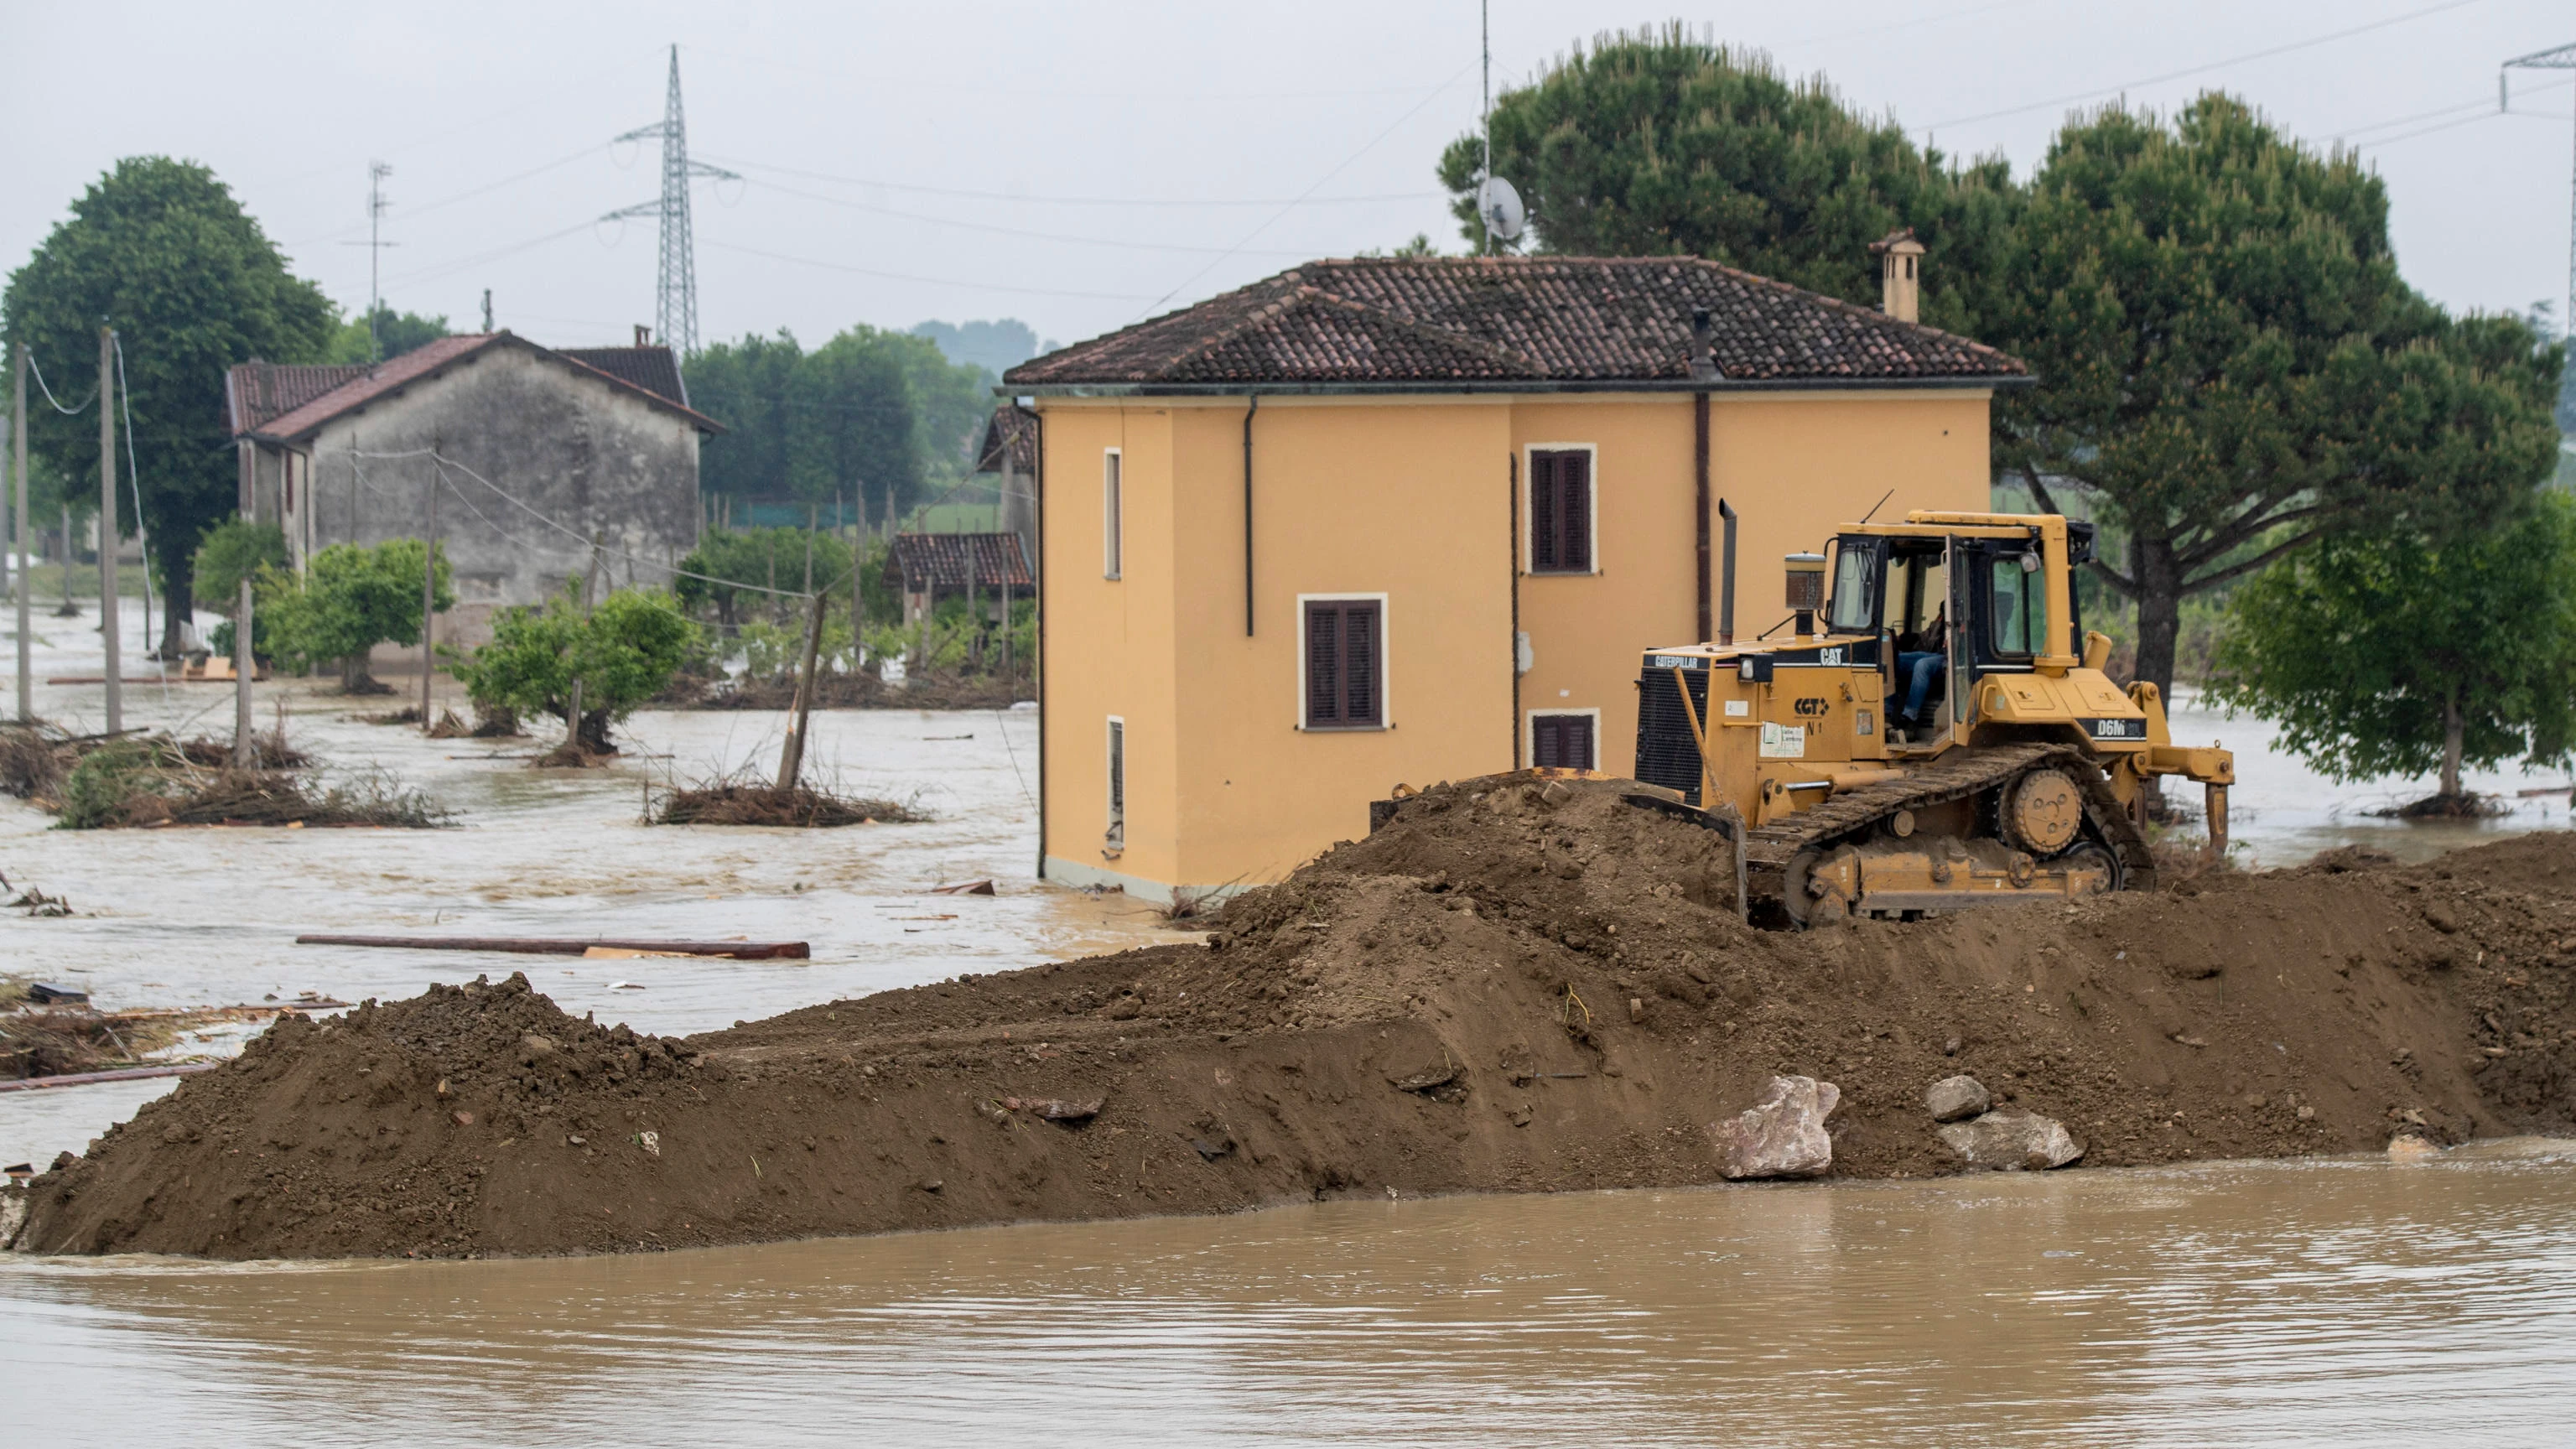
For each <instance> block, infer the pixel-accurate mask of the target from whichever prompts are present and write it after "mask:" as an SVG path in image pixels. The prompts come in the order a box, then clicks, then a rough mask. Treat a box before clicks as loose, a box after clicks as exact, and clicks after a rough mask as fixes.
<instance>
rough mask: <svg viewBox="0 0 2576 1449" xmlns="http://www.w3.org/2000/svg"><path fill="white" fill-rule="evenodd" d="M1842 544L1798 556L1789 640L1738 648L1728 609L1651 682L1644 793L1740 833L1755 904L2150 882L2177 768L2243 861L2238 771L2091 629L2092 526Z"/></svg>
mask: <svg viewBox="0 0 2576 1449" xmlns="http://www.w3.org/2000/svg"><path fill="white" fill-rule="evenodd" d="M1730 543H1731V539H1730ZM1829 547H1830V553H1829V554H1812V553H1800V554H1792V555H1790V556H1789V559H1788V600H1787V605H1788V609H1789V613H1790V616H1789V618H1787V619H1785V620H1783V621H1782V622H1781V624H1780V625H1779V626H1777V627H1776V628H1775V629H1774V630H1773V631H1771V632H1772V633H1774V634H1776V633H1778V632H1779V630H1781V629H1786V630H1788V631H1789V632H1788V634H1787V635H1786V636H1785V637H1780V638H1769V637H1765V638H1763V639H1757V640H1755V641H1753V642H1750V643H1737V642H1735V641H1734V639H1733V629H1732V620H1731V618H1729V619H1727V620H1726V621H1725V622H1724V623H1723V625H1722V627H1721V628H1720V631H1719V637H1718V640H1717V642H1715V643H1707V644H1686V645H1680V646H1676V647H1672V648H1664V649H1653V650H1648V651H1647V652H1646V654H1645V658H1644V666H1643V668H1642V670H1641V671H1640V673H1639V675H1638V691H1639V701H1638V703H1639V708H1638V713H1637V768H1636V776H1637V779H1638V780H1639V781H1640V782H1642V783H1644V784H1646V785H1647V786H1650V787H1654V788H1652V789H1651V790H1650V791H1649V792H1647V793H1644V794H1640V795H1635V796H1631V797H1630V798H1631V799H1633V800H1634V801H1635V802H1636V803H1638V804H1641V805H1646V806H1649V807H1650V808H1655V809H1661V810H1665V811H1668V812H1672V813H1678V814H1684V815H1686V816H1689V817H1691V818H1695V819H1698V820H1700V821H1701V822H1702V823H1707V824H1711V825H1714V826H1716V827H1718V828H1720V829H1723V830H1725V831H1726V833H1728V834H1729V835H1730V836H1732V837H1733V838H1734V840H1735V841H1736V845H1737V850H1736V857H1737V868H1738V873H1739V883H1738V900H1739V902H1740V903H1743V904H1745V905H1747V906H1749V907H1750V908H1751V909H1752V910H1754V911H1759V912H1763V913H1765V914H1768V913H1770V912H1773V911H1777V912H1779V913H1781V914H1785V915H1786V916H1787V918H1788V919H1789V920H1790V921H1792V922H1795V923H1796V924H1798V925H1801V926H1805V925H1813V924H1817V923H1820V922H1824V921H1829V920H1836V919H1845V918H1849V917H1852V916H1860V915H1868V916H1880V917H1896V918H1902V919H1913V918H1915V917H1917V916H1920V915H1921V914H1923V913H1926V912H1940V911H1952V910H1960V909H1965V908H1967V907H1971V906H1988V905H2003V904H2012V903H2023V902H2033V901H2061V902H2062V901H2066V900H2071V899H2075V898H2079V897H2083V896H2088V895H2094V894H2098V893H2101V892H2106V891H2116V890H2151V889H2153V888H2154V886H2155V879H2156V867H2155V862H2154V860H2153V858H2152V857H2151V856H2150V855H2149V853H2148V850H2147V836H2146V830H2145V824H2146V811H2147V805H2148V802H2149V799H2150V797H2151V795H2152V794H2153V792H2154V782H2155V781H2156V779H2157V778H2158V777H2160V776H2166V775H2180V776H2183V777H2185V778H2188V779H2192V780H2197V781H2200V782H2201V783H2202V784H2203V785H2204V786H2205V787H2206V788H2207V821H2208V829H2209V840H2210V848H2211V849H2212V850H2214V851H2219V852H2223V851H2224V850H2225V849H2226V840H2227V787H2228V786H2229V785H2230V784H2231V783H2233V782H2234V780H2235V757H2234V756H2233V755H2231V754H2229V753H2228V752H2227V751H2226V750H2223V749H2220V748H2218V747H2216V746H2214V745H2213V746H2209V747H2206V748H2199V747H2186V746H2179V745H2176V744H2175V743H2174V742H2173V739H2172V735H2171V732H2170V730H2169V729H2168V728H2167V725H2166V720H2165V709H2164V701H2163V699H2162V698H2160V697H2159V696H2158V694H2157V691H2156V688H2155V686H2154V685H2152V684H2146V683H2139V684H2132V685H2130V686H2129V687H2128V688H2126V689H2125V690H2124V689H2122V688H2121V687H2120V686H2118V685H2116V684H2113V683H2112V682H2111V680H2110V679H2109V678H2108V677H2107V676H2106V675H2105V674H2104V673H2103V672H2102V669H2103V665H2104V664H2105V663H2106V662H2107V660H2108V659H2109V656H2110V652H2111V641H2110V640H2109V639H2108V638H2106V637H2105V636H2103V635H2101V634H2099V633H2086V632H2083V628H2082V622H2081V620H2080V619H2079V618H2078V617H2077V612H2076V596H2075V591H2074V588H2073V586H2072V585H2073V574H2074V570H2075V569H2076V568H2077V567H2078V566H2079V565H2081V564H2082V563H2084V562H2085V561H2086V560H2087V559H2089V558H2091V557H2092V548H2093V528H2092V525H2090V524H2088V523H2083V522H2077V521H2070V520H2068V519H2066V518H2063V517H2060V516H2058V515H2055V514H2046V515H2023V514H2002V513H1937V512H1915V513H1910V514H1908V515H1906V517H1905V520H1904V521H1903V522H1901V523H1880V524H1870V523H1860V524H1854V525H1851V526H1850V527H1848V528H1846V529H1844V530H1843V531H1842V532H1841V533H1840V534H1838V535H1837V536H1836V537H1835V538H1834V540H1833V542H1832V544H1831V545H1830V546H1829ZM1729 555H1730V557H1729V560H1728V570H1727V571H1728V573H1729V574H1730V575H1731V574H1732V572H1733V567H1732V562H1733V561H1732V556H1731V555H1732V549H1731V548H1730V549H1729ZM1828 579H1830V580H1831V583H1832V587H1831V590H1830V592H1829V591H1828V589H1827V587H1826V585H1827V580H1828ZM1730 582H1731V581H1730ZM1732 594H1733V590H1732V588H1731V587H1730V588H1729V589H1728V590H1727V598H1726V613H1727V614H1728V615H1730V616H1731V615H1732V613H1733V612H1734V610H1733V598H1732ZM2079 641H2080V642H2079ZM1927 661H1928V662H1927Z"/></svg>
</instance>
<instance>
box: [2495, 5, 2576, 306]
mask: <svg viewBox="0 0 2576 1449" xmlns="http://www.w3.org/2000/svg"><path fill="white" fill-rule="evenodd" d="M2516 70H2576V45H2562V46H2559V47H2558V48H2557V49H2555V50H2535V51H2533V52H2532V53H2531V54H2529V55H2518V56H2515V57H2514V58H2513V59H2511V60H2508V61H2506V62H2505V63H2504V64H2503V65H2502V66H2501V67H2499V68H2498V69H2497V71H2496V109H2497V110H2499V111H2502V110H2504V109H2506V107H2507V105H2508V104H2509V98H2508V97H2507V95H2506V93H2505V87H2506V84H2507V77H2508V75H2509V73H2510V72H2513V71H2516ZM2566 322H2567V336H2568V338H2569V340H2571V341H2576V161H2571V163H2570V171H2569V179H2568V186H2567V313H2566Z"/></svg>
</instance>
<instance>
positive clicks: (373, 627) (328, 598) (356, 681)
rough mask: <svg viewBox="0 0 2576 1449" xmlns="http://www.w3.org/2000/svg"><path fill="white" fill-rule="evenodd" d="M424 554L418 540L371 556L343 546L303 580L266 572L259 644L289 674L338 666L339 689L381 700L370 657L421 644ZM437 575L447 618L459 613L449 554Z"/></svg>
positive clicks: (259, 604)
mask: <svg viewBox="0 0 2576 1449" xmlns="http://www.w3.org/2000/svg"><path fill="white" fill-rule="evenodd" d="M423 552H424V548H423V545H422V543H421V541H420V540H419V539H416V538H390V539H387V540H385V541H384V542H383V543H380V544H377V545H375V546H374V547H372V548H370V547H368V546H366V545H364V544H356V543H337V544H333V545H332V546H331V547H329V548H326V549H324V550H322V551H321V552H320V553H317V554H315V555H314V556H313V558H312V561H311V563H310V564H309V565H308V566H307V569H306V571H305V573H303V574H302V575H297V574H294V573H291V572H288V571H287V570H285V569H281V568H268V569H263V570H261V571H260V574H259V577H258V581H257V583H256V585H255V591H254V596H253V598H252V601H251V607H252V610H253V617H254V620H255V627H256V628H257V630H258V634H257V636H256V640H257V642H264V643H265V644H266V645H267V646H268V647H269V648H270V650H271V651H272V657H274V658H276V659H278V660H279V661H280V662H282V663H284V664H286V665H287V666H288V667H290V668H298V669H310V668H315V667H318V666H321V665H325V664H332V663H336V664H338V665H339V666H340V684H341V688H343V689H344V690H346V691H347V692H349V693H351V694H381V693H383V692H384V686H383V685H381V684H378V683H377V682H376V680H375V677H374V676H373V675H371V674H369V673H368V672H367V655H368V652H369V651H370V650H373V649H374V648H375V647H376V646H377V645H378V644H401V645H412V644H418V643H419V642H420V630H421V611H420V605H421V598H420V595H421V568H422V555H423ZM437 570H438V572H437V578H436V587H435V596H434V597H433V599H432V600H431V605H432V607H433V608H434V609H435V610H437V611H438V612H440V613H444V612H446V611H447V610H448V609H451V608H453V607H455V605H456V594H455V591H454V589H453V587H452V584H451V581H450V578H449V574H448V567H447V551H446V550H445V549H444V548H441V549H440V550H439V551H438V562H437Z"/></svg>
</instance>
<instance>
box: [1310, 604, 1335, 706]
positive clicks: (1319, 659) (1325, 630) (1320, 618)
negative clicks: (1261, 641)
mask: <svg viewBox="0 0 2576 1449" xmlns="http://www.w3.org/2000/svg"><path fill="white" fill-rule="evenodd" d="M1341 633H1342V613H1341V609H1340V608H1339V606H1337V605H1334V604H1329V603H1320V604H1308V605H1307V606H1306V723H1307V724H1308V725H1309V726H1314V725H1337V724H1340V723H1341V722H1342V649H1341Z"/></svg>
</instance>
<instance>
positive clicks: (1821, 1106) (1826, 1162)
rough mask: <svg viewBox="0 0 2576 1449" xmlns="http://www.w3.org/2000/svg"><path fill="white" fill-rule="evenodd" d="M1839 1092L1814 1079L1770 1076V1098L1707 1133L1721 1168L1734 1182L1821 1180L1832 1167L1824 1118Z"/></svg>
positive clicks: (1838, 1100) (1837, 1102) (1839, 1097)
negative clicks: (1783, 1178) (1713, 1142)
mask: <svg viewBox="0 0 2576 1449" xmlns="http://www.w3.org/2000/svg"><path fill="white" fill-rule="evenodd" d="M1842 1096H1843V1094H1842V1091H1841V1089H1839V1088H1837V1087H1836V1086H1835V1085H1834V1084H1833V1083H1831V1082H1819V1081H1817V1080H1816V1079H1815V1078H1813V1077H1773V1078H1772V1079H1771V1090H1770V1093H1769V1095H1767V1096H1765V1097H1764V1098H1763V1099H1762V1100H1761V1101H1759V1102H1757V1103H1755V1104H1754V1105H1752V1106H1750V1107H1748V1108H1746V1109H1745V1110H1743V1111H1742V1112H1739V1113H1737V1114H1736V1115H1735V1116H1734V1117H1733V1118H1732V1119H1731V1120H1729V1121H1725V1122H1720V1123H1718V1124H1716V1125H1715V1126H1714V1127H1712V1128H1711V1129H1710V1131H1711V1132H1712V1133H1713V1134H1715V1136H1716V1138H1717V1145H1718V1153H1719V1155H1720V1158H1721V1159H1722V1161H1723V1163H1724V1167H1723V1168H1722V1169H1721V1170H1722V1171H1724V1172H1725V1174H1726V1175H1727V1176H1728V1177H1729V1178H1730V1179H1734V1180H1738V1181H1741V1180H1743V1179H1746V1178H1757V1177H1821V1176H1823V1175H1824V1174H1825V1173H1826V1172H1827V1171H1828V1170H1830V1169H1831V1168H1832V1167H1833V1165H1834V1139H1833V1138H1832V1137H1830V1136H1828V1135H1826V1133H1825V1119H1826V1118H1827V1117H1830V1116H1832V1115H1833V1112H1834V1108H1835V1107H1836V1106H1838V1105H1840V1104H1841V1102H1842Z"/></svg>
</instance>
